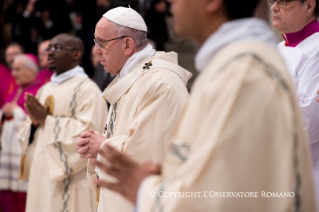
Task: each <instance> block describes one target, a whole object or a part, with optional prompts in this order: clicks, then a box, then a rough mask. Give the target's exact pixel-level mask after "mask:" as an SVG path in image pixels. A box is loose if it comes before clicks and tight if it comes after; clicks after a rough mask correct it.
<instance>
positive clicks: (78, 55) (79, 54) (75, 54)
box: [73, 50, 83, 60]
mask: <svg viewBox="0 0 319 212" xmlns="http://www.w3.org/2000/svg"><path fill="white" fill-rule="evenodd" d="M82 54H83V53H82V52H81V51H79V50H76V51H73V59H74V60H81V58H82Z"/></svg>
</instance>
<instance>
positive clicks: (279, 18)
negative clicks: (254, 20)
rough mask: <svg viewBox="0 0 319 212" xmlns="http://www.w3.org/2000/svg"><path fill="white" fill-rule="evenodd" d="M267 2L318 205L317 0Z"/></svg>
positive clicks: (318, 58) (318, 13)
mask: <svg viewBox="0 0 319 212" xmlns="http://www.w3.org/2000/svg"><path fill="white" fill-rule="evenodd" d="M270 3H271V5H272V6H271V11H272V16H273V26H274V28H276V29H277V30H278V31H279V32H280V33H281V34H282V36H283V38H284V41H283V42H281V43H280V44H279V45H278V49H279V51H280V53H281V54H282V56H283V57H284V59H285V61H286V64H287V66H288V70H289V73H290V76H291V78H292V81H293V83H294V85H295V88H296V93H297V98H298V103H299V106H300V108H301V111H302V114H303V118H304V123H305V129H306V131H307V133H308V137H309V142H310V148H311V152H312V163H313V172H314V179H315V184H316V190H317V204H318V206H319V104H318V103H317V102H316V99H317V98H318V94H317V90H318V89H319V42H318V41H319V22H318V20H317V19H316V17H318V16H319V0H308V1H302V0H298V1H294V2H289V3H286V4H284V3H283V2H279V3H278V2H277V3H274V1H270Z"/></svg>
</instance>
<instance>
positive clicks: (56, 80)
mask: <svg viewBox="0 0 319 212" xmlns="http://www.w3.org/2000/svg"><path fill="white" fill-rule="evenodd" d="M80 76H83V77H88V75H86V73H85V72H84V69H83V68H82V67H80V66H76V67H74V68H72V69H71V70H69V71H66V72H64V73H63V74H60V75H58V76H57V75H56V73H54V74H53V75H52V77H51V83H52V85H53V86H58V85H60V84H61V83H62V82H64V81H66V80H68V79H71V78H73V77H80Z"/></svg>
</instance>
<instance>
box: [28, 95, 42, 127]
mask: <svg viewBox="0 0 319 212" xmlns="http://www.w3.org/2000/svg"><path fill="white" fill-rule="evenodd" d="M24 98H25V103H24V107H25V109H26V110H27V112H28V115H29V117H30V119H31V121H32V124H33V125H35V126H36V125H38V124H44V122H45V119H46V117H47V116H48V109H47V108H46V107H45V106H43V105H42V104H41V103H40V102H39V100H37V98H35V96H33V95H32V94H30V93H26V94H25V96H24Z"/></svg>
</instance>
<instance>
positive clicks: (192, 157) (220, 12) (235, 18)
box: [95, 0, 316, 212]
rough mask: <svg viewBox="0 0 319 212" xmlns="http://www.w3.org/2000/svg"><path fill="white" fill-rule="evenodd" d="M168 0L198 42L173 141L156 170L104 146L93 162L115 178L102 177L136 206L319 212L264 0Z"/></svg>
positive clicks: (167, 210)
mask: <svg viewBox="0 0 319 212" xmlns="http://www.w3.org/2000/svg"><path fill="white" fill-rule="evenodd" d="M171 2H172V12H173V16H174V22H175V25H174V28H175V31H176V33H177V34H179V35H183V36H185V37H187V38H190V39H192V40H195V41H197V42H199V43H200V44H201V48H200V50H199V52H198V54H197V55H196V59H195V63H196V67H197V69H198V70H199V71H200V72H201V73H200V76H199V77H198V78H197V80H196V82H195V85H194V86H193V89H192V92H191V96H190V99H189V101H188V104H187V106H186V108H185V110H184V112H183V114H182V116H181V119H180V121H179V122H178V125H177V128H176V131H175V133H174V136H173V137H172V143H171V149H170V151H169V152H168V154H167V155H166V158H165V161H164V163H163V165H162V167H163V168H162V169H159V168H158V167H156V166H155V165H152V164H139V163H136V162H135V161H134V160H132V159H131V158H130V157H128V156H126V155H125V154H121V153H120V152H118V151H117V150H116V149H114V148H113V147H112V146H110V145H107V146H106V147H105V148H103V149H102V150H101V151H100V154H101V155H102V156H103V158H105V159H106V160H107V163H105V162H103V161H102V162H99V161H96V163H95V164H97V165H98V166H99V167H100V168H101V170H103V171H105V172H107V173H109V174H110V175H112V176H113V177H115V178H117V181H116V182H112V183H110V182H107V181H103V180H97V182H98V184H99V185H102V186H104V187H105V188H108V189H111V190H114V191H117V192H118V193H120V194H122V195H123V196H125V197H126V198H127V199H128V200H130V201H131V202H132V203H135V204H136V211H139V212H150V211H154V212H159V211H163V212H176V211H183V212H193V211H212V212H214V211H216V212H217V211H218V212H219V211H225V212H233V211H238V212H247V211H258V212H273V211H316V202H315V193H314V184H313V177H312V171H311V162H310V153H309V150H308V141H307V138H306V134H305V131H304V129H303V122H302V117H301V114H300V112H299V107H298V104H297V98H296V96H295V91H294V87H293V85H292V83H291V79H290V76H289V73H288V71H287V69H286V67H285V63H284V60H283V59H282V58H281V56H280V55H279V53H278V52H277V50H276V48H275V46H274V45H273V46H272V44H274V40H273V38H272V32H271V30H270V29H269V27H268V25H267V23H265V22H264V21H262V20H260V19H255V18H251V16H252V14H253V12H254V9H255V7H256V5H257V4H258V2H259V1H258V0H247V1H238V0H227V1H225V0H223V1H198V0H171ZM150 175H153V176H150ZM147 176H149V177H147ZM145 177H147V178H145Z"/></svg>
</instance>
